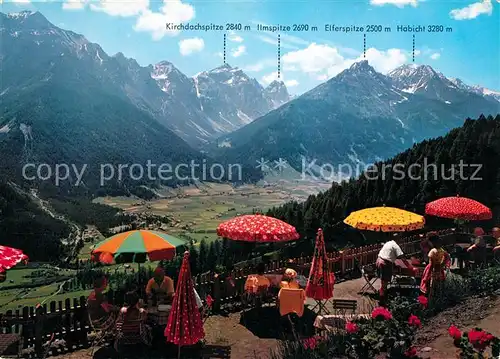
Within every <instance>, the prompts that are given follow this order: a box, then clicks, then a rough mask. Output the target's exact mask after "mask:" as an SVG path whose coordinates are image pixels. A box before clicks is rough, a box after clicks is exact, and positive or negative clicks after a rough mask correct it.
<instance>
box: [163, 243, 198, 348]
mask: <svg viewBox="0 0 500 359" xmlns="http://www.w3.org/2000/svg"><path fill="white" fill-rule="evenodd" d="M164 333H165V338H166V339H167V341H168V342H170V343H174V344H176V345H177V346H178V347H179V350H180V347H181V346H185V345H194V344H196V343H198V342H199V341H200V339H202V338H203V337H204V336H205V332H204V330H203V321H202V320H201V314H200V312H199V310H198V307H197V305H196V298H195V295H194V283H193V278H192V277H191V268H190V267H189V252H185V253H184V258H183V260H182V265H181V270H180V273H179V279H178V282H177V288H176V291H175V295H174V299H173V303H172V310H171V311H170V315H169V317H168V324H167V326H166V328H165V332H164Z"/></svg>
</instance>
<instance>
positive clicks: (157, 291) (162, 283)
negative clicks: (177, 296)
mask: <svg viewBox="0 0 500 359" xmlns="http://www.w3.org/2000/svg"><path fill="white" fill-rule="evenodd" d="M174 292H175V290H174V281H173V279H172V278H170V277H168V276H166V275H165V271H164V270H163V268H161V267H158V268H156V269H155V271H154V274H153V278H151V279H150V280H149V281H148V284H147V286H146V295H147V296H148V299H150V300H152V301H153V302H154V303H155V304H156V305H158V304H162V303H167V304H170V303H172V298H173V297H174Z"/></svg>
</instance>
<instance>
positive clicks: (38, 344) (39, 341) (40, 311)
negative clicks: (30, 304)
mask: <svg viewBox="0 0 500 359" xmlns="http://www.w3.org/2000/svg"><path fill="white" fill-rule="evenodd" d="M44 322H45V310H44V308H43V307H42V306H41V305H38V306H37V307H36V309H35V353H36V356H37V358H43V324H44Z"/></svg>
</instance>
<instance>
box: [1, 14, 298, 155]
mask: <svg viewBox="0 0 500 359" xmlns="http://www.w3.org/2000/svg"><path fill="white" fill-rule="evenodd" d="M0 17H1V20H2V28H1V36H2V40H3V41H2V42H3V47H2V48H3V50H2V53H1V54H0V56H1V59H2V61H3V66H2V76H3V82H2V85H1V89H0V93H1V94H2V96H3V97H4V98H6V96H8V95H9V94H12V93H16V94H19V93H20V92H22V91H26V90H31V89H32V88H33V87H34V86H37V85H40V82H54V81H61V82H65V83H67V84H69V83H70V82H71V81H80V80H82V81H85V80H86V78H92V79H93V80H94V81H95V82H96V85H97V84H99V85H100V86H102V87H103V88H106V89H107V91H108V92H110V93H113V95H114V96H116V97H121V98H122V99H123V100H125V101H127V102H129V103H131V104H132V105H134V106H135V107H137V108H138V109H140V110H143V111H145V112H146V113H147V114H148V115H149V116H150V117H153V118H154V119H155V120H156V121H157V122H159V123H160V124H161V125H163V126H164V127H165V128H167V129H169V130H171V131H172V132H174V133H175V134H176V135H177V136H179V137H181V138H182V139H183V140H184V141H186V142H187V143H188V144H189V145H191V146H192V147H195V148H199V147H200V145H202V144H204V143H207V142H208V141H209V140H211V139H214V138H216V137H218V136H220V135H222V134H225V133H228V132H231V131H234V130H236V129H238V128H240V127H241V126H243V125H245V124H248V123H250V122H251V121H252V120H254V119H255V118H257V117H260V116H263V115H265V114H266V113H267V112H269V111H270V110H272V109H275V108H277V107H279V106H280V105H282V104H284V103H285V102H287V101H288V100H289V94H288V91H287V89H286V86H285V85H284V83H283V82H274V83H272V84H271V85H269V87H267V88H264V87H263V86H262V85H260V84H259V83H258V82H257V80H255V79H253V78H250V77H249V76H248V75H246V74H245V73H244V72H243V71H242V70H241V69H238V68H233V67H231V66H230V65H229V64H224V65H222V66H220V67H218V68H215V69H213V70H210V71H205V72H202V73H200V74H198V75H196V76H195V77H193V78H191V77H188V76H186V75H185V74H183V73H182V72H181V71H179V70H178V69H177V68H176V67H175V66H174V65H173V64H172V63H170V62H168V61H162V62H160V63H158V64H155V65H150V66H146V67H142V66H140V65H139V64H138V63H137V62H136V61H135V60H134V59H130V58H126V57H125V56H124V55H123V54H122V53H118V54H116V55H114V56H109V55H108V54H106V53H105V52H104V50H103V49H102V48H101V47H100V46H99V45H98V44H95V43H91V42H89V41H88V40H87V39H86V38H85V37H84V36H82V35H79V34H76V33H74V32H72V31H68V30H63V29H61V28H58V27H57V26H55V25H53V24H52V23H50V22H49V21H48V20H47V19H46V18H45V17H44V16H43V15H42V14H41V13H40V12H29V11H23V12H20V13H16V14H1V15H0ZM34 53H36V54H37V56H39V57H40V59H39V60H38V61H36V62H35V61H32V57H31V56H30V54H34ZM62 67H66V68H69V67H74V69H75V70H73V73H72V72H71V71H68V73H64V72H59V73H58V74H57V76H56V72H57V71H59V70H60V69H61V68H62ZM76 69H78V70H79V73H78V74H75V72H76ZM84 74H85V75H84ZM72 75H74V78H73V79H72V78H71V76H72Z"/></svg>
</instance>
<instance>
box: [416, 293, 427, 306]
mask: <svg viewBox="0 0 500 359" xmlns="http://www.w3.org/2000/svg"><path fill="white" fill-rule="evenodd" d="M418 302H419V303H420V304H421V305H422V306H423V307H424V308H427V305H428V304H429V300H428V299H427V297H426V296H424V295H419V296H418Z"/></svg>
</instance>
